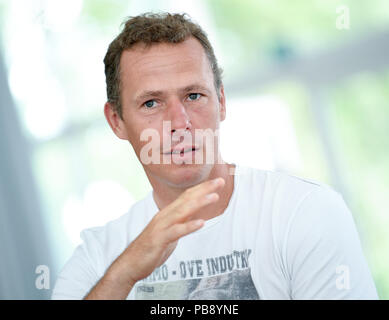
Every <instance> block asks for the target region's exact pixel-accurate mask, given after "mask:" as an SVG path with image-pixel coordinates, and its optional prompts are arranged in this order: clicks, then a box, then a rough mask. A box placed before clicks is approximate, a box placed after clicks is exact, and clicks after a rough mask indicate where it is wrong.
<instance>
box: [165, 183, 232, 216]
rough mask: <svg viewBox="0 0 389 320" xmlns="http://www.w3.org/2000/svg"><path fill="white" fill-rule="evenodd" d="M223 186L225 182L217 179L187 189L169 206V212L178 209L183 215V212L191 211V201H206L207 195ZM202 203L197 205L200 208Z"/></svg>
mask: <svg viewBox="0 0 389 320" xmlns="http://www.w3.org/2000/svg"><path fill="white" fill-rule="evenodd" d="M224 184H225V182H224V179H223V178H217V179H213V180H209V181H206V182H203V183H200V184H198V185H196V186H194V187H192V188H190V189H187V190H186V191H185V192H183V193H182V194H181V195H180V196H179V197H178V198H177V199H176V200H175V201H173V202H172V203H171V204H170V205H169V210H170V209H172V210H174V211H175V210H176V209H179V212H182V213H184V211H183V210H186V209H192V207H193V206H192V203H191V202H192V200H194V201H197V200H198V199H202V198H204V197H205V199H206V195H207V194H211V193H214V191H216V190H217V189H218V188H221V187H222V186H224ZM202 203H203V202H201V203H199V205H200V207H201V206H202ZM186 204H189V205H186ZM195 207H196V206H194V207H193V209H195Z"/></svg>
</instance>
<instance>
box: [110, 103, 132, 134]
mask: <svg viewBox="0 0 389 320" xmlns="http://www.w3.org/2000/svg"><path fill="white" fill-rule="evenodd" d="M104 115H105V119H107V122H108V124H109V126H110V127H111V129H112V131H113V132H114V133H115V135H116V136H117V137H118V138H119V139H123V140H128V135H127V129H126V127H125V125H124V121H123V120H122V119H121V118H120V116H119V114H118V113H117V111H115V109H114V106H113V105H112V104H111V103H110V102H106V103H105V105H104Z"/></svg>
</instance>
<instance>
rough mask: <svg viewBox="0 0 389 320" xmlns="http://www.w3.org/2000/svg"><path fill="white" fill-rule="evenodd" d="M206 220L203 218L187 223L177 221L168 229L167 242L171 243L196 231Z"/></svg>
mask: <svg viewBox="0 0 389 320" xmlns="http://www.w3.org/2000/svg"><path fill="white" fill-rule="evenodd" d="M204 223H205V221H204V220H202V219H198V220H191V221H188V222H185V223H177V224H175V225H173V226H171V227H170V228H169V229H167V230H166V232H167V238H166V240H167V242H168V243H171V242H174V241H177V240H178V239H180V238H182V237H184V236H186V235H188V234H190V233H192V232H195V231H197V230H199V229H200V228H202V227H203V226H204Z"/></svg>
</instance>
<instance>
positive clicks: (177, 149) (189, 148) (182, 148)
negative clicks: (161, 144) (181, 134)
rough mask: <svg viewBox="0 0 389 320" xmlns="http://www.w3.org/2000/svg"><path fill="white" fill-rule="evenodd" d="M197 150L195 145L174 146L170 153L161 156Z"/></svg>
mask: <svg viewBox="0 0 389 320" xmlns="http://www.w3.org/2000/svg"><path fill="white" fill-rule="evenodd" d="M196 150H198V147H197V146H196V145H191V146H188V145H187V146H176V147H174V148H172V149H171V150H170V151H167V152H164V153H163V154H183V153H187V152H191V151H196Z"/></svg>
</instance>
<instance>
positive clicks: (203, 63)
mask: <svg viewBox="0 0 389 320" xmlns="http://www.w3.org/2000/svg"><path fill="white" fill-rule="evenodd" d="M120 71H121V75H120V76H121V81H122V86H123V89H124V90H125V91H127V90H128V91H131V92H132V93H133V94H136V93H137V92H139V91H140V90H169V89H173V88H174V87H182V86H185V85H190V84H191V83H192V82H201V83H203V84H204V85H212V83H213V82H212V81H213V75H212V70H211V67H210V63H209V61H208V58H207V56H206V54H205V50H204V48H203V47H202V45H201V44H200V42H199V41H198V40H197V39H195V38H189V39H187V40H185V41H183V42H181V43H177V44H170V43H158V44H155V45H152V46H150V47H146V46H145V45H144V44H137V45H135V46H134V47H133V48H131V49H129V50H126V51H124V52H123V53H122V56H121V59H120ZM129 89H131V90H129Z"/></svg>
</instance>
